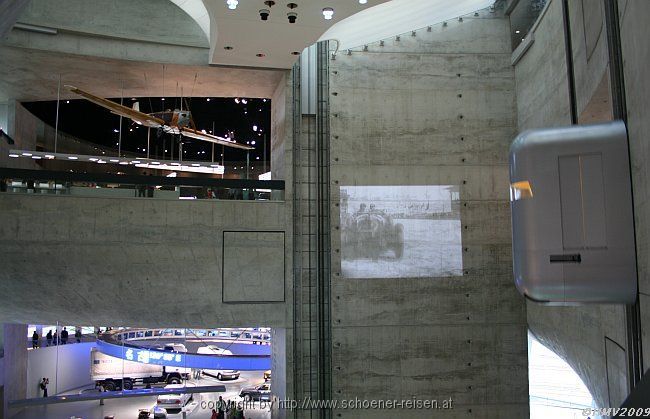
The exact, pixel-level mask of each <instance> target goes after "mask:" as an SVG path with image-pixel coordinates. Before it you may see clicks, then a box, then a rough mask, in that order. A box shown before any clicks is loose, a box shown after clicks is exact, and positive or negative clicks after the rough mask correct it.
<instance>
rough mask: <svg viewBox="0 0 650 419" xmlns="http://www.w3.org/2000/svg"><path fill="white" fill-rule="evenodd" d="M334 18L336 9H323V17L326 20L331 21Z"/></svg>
mask: <svg viewBox="0 0 650 419" xmlns="http://www.w3.org/2000/svg"><path fill="white" fill-rule="evenodd" d="M333 16H334V9H332V8H331V7H326V8H324V9H323V17H324V18H325V20H331V19H332V17H333Z"/></svg>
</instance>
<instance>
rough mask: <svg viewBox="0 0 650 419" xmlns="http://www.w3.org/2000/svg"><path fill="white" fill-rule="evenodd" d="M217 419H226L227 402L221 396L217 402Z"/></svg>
mask: <svg viewBox="0 0 650 419" xmlns="http://www.w3.org/2000/svg"><path fill="white" fill-rule="evenodd" d="M215 407H216V408H217V419H225V417H226V402H225V401H224V400H223V397H221V396H219V400H217V405H216V406H215Z"/></svg>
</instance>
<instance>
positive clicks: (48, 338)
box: [45, 330, 52, 346]
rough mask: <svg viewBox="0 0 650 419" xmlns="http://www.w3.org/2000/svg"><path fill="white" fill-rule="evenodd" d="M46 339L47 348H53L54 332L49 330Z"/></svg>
mask: <svg viewBox="0 0 650 419" xmlns="http://www.w3.org/2000/svg"><path fill="white" fill-rule="evenodd" d="M45 339H47V346H52V330H49V331H48V332H47V335H45Z"/></svg>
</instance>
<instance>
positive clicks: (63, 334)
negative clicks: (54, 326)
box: [61, 327, 68, 345]
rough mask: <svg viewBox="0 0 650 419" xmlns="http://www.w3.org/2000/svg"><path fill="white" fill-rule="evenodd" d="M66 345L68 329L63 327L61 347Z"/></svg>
mask: <svg viewBox="0 0 650 419" xmlns="http://www.w3.org/2000/svg"><path fill="white" fill-rule="evenodd" d="M67 344H68V329H66V328H65V327H64V328H63V330H62V331H61V345H67Z"/></svg>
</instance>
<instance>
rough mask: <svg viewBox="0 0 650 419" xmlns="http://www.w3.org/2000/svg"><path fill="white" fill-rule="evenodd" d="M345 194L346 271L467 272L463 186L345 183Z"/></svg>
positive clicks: (371, 274)
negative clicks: (465, 264)
mask: <svg viewBox="0 0 650 419" xmlns="http://www.w3.org/2000/svg"><path fill="white" fill-rule="evenodd" d="M340 196H341V198H340V201H341V202H340V208H341V252H342V253H341V269H342V273H343V276H345V277H347V278H408V277H413V278H416V277H442V276H456V275H460V274H461V273H462V243H461V229H460V204H459V203H460V193H459V188H458V187H457V186H447V185H445V186H439V185H427V186H342V187H341V195H340Z"/></svg>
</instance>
